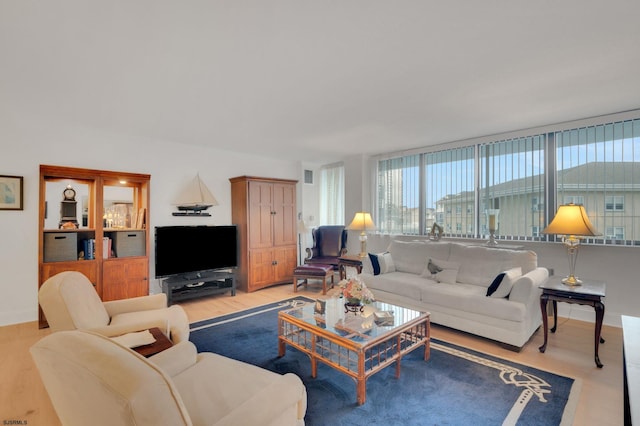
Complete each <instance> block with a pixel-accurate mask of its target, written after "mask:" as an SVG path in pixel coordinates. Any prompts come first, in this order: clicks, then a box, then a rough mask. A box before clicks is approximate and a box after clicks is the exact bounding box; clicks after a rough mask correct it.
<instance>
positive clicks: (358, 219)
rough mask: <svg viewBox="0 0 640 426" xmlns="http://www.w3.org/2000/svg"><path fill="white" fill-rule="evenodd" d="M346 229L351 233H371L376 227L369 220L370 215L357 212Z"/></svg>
mask: <svg viewBox="0 0 640 426" xmlns="http://www.w3.org/2000/svg"><path fill="white" fill-rule="evenodd" d="M347 229H349V230H351V231H362V232H366V231H371V230H374V229H376V226H375V225H374V224H373V220H372V219H371V214H369V213H366V212H358V213H356V214H355V216H354V217H353V220H352V221H351V223H350V224H349V226H347Z"/></svg>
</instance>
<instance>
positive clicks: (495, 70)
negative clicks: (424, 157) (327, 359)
mask: <svg viewBox="0 0 640 426" xmlns="http://www.w3.org/2000/svg"><path fill="white" fill-rule="evenodd" d="M639 16H640V1H637V0H626V1H623V0H607V1H601V0H555V1H553V0H540V1H521V0H504V1H498V0H485V1H461V0H458V1H456V0H451V1H435V0H415V1H402V0H397V1H392V0H386V1H383V0H343V1H328V0H327V1H325V0H315V1H312V0H306V1H305V0H225V1H214V0H208V1H207V0H198V1H195V0H184V1H175V0H144V1H143V0H109V1H104V0H47V1H34V0H0V61H1V64H0V65H1V66H0V75H1V78H0V107H1V109H0V111H4V112H5V113H6V112H8V111H10V112H11V113H13V114H29V115H34V116H42V117H47V118H48V119H53V120H60V121H65V122H70V123H74V124H77V125H82V126H89V127H95V128H100V129H107V130H109V131H114V132H120V133H124V134H130V135H134V136H137V137H141V138H145V139H146V138H148V139H151V140H153V139H162V140H169V141H175V142H179V143H186V144H198V145H208V146H212V147H216V148H220V149H229V150H241V151H247V152H252V153H256V154H260V155H270V156H276V157H281V158H287V159H294V160H302V161H305V162H327V161H334V160H336V159H338V158H340V157H342V156H347V155H354V154H358V153H367V154H369V153H379V152H388V151H395V150H401V149H408V148H414V147H421V146H426V145H432V144H439V143H444V142H448V141H454V140H460V139H465V138H470V137H477V136H483V135H487V134H495V133H500V132H505V131H511V130H519V129H525V128H529V127H535V126H540V125H545V124H552V123H557V122H562V121H568V120H574V119H580V118H588V117H592V116H596V115H601V114H608V113H614V112H620V111H626V110H630V109H636V108H639V107H640V79H639V76H640V73H639V67H640V43H639V42H640V24H639V21H638V17H639Z"/></svg>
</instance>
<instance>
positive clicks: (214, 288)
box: [162, 270, 236, 306]
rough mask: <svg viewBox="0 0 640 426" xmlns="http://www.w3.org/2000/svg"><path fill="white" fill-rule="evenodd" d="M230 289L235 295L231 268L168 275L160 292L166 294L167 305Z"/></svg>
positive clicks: (234, 281) (234, 282)
mask: <svg viewBox="0 0 640 426" xmlns="http://www.w3.org/2000/svg"><path fill="white" fill-rule="evenodd" d="M227 291H231V295H232V296H235V295H236V275H235V272H234V271H233V270H228V271H211V272H201V273H197V274H193V275H189V276H180V277H170V278H167V279H165V280H163V281H162V292H163V293H164V294H166V295H167V305H168V306H171V305H172V304H173V303H175V302H178V301H181V300H188V299H193V298H196V297H204V296H210V295H212V294H220V293H226V292H227Z"/></svg>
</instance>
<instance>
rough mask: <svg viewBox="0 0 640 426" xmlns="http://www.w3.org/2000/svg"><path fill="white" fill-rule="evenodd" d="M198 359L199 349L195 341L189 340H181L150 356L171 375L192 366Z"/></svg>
mask: <svg viewBox="0 0 640 426" xmlns="http://www.w3.org/2000/svg"><path fill="white" fill-rule="evenodd" d="M197 360H198V350H197V349H196V347H195V345H194V344H193V343H191V342H188V341H187V342H180V343H178V344H177V345H173V346H172V347H170V348H169V349H166V350H164V351H162V352H159V353H157V354H155V355H153V356H151V357H149V361H151V362H153V363H154V364H156V365H157V366H158V367H160V369H161V370H162V371H164V372H165V373H166V374H167V375H169V376H171V377H173V376H175V375H176V374H179V373H181V372H183V371H184V370H186V369H187V368H189V367H191V366H192V365H193V364H195V363H196V361H197Z"/></svg>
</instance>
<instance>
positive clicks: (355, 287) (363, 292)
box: [338, 277, 375, 304]
mask: <svg viewBox="0 0 640 426" xmlns="http://www.w3.org/2000/svg"><path fill="white" fill-rule="evenodd" d="M338 287H339V288H340V290H341V292H342V296H343V297H344V298H345V299H347V300H348V301H349V303H365V304H367V303H371V302H373V301H374V300H375V299H374V298H373V293H371V290H369V289H368V288H367V286H366V284H365V283H364V282H362V281H361V280H360V279H359V278H357V277H354V278H349V279H345V280H342V281H340V282H339V283H338Z"/></svg>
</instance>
